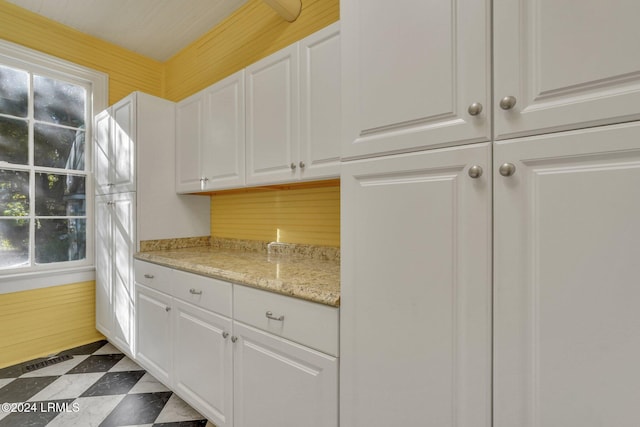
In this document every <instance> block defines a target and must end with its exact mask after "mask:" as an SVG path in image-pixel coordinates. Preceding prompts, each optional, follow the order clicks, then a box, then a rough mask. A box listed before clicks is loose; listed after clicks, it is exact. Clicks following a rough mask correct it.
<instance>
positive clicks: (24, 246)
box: [0, 219, 29, 269]
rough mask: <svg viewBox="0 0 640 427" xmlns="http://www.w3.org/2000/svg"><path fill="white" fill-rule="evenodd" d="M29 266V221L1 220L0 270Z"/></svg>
mask: <svg viewBox="0 0 640 427" xmlns="http://www.w3.org/2000/svg"><path fill="white" fill-rule="evenodd" d="M28 265H29V220H28V219H0V269H2V268H13V267H20V266H28Z"/></svg>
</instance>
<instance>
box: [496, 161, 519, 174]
mask: <svg viewBox="0 0 640 427" xmlns="http://www.w3.org/2000/svg"><path fill="white" fill-rule="evenodd" d="M498 171H499V172H500V175H502V176H511V175H513V174H514V173H516V166H515V165H514V164H513V163H503V164H502V165H501V166H500V168H499V169H498Z"/></svg>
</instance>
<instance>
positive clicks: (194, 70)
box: [165, 0, 340, 101]
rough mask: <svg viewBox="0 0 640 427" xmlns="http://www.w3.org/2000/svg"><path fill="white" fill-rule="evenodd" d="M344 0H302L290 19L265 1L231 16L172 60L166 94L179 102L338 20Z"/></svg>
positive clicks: (252, 1) (258, 0)
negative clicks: (275, 10)
mask: <svg viewBox="0 0 640 427" xmlns="http://www.w3.org/2000/svg"><path fill="white" fill-rule="evenodd" d="M339 16H340V2H339V0H302V11H301V12H300V16H299V17H298V19H296V20H295V21H294V22H292V23H289V22H287V21H285V20H283V19H282V18H281V17H280V16H279V15H277V14H276V13H275V12H274V10H273V9H271V7H269V6H268V5H267V4H266V3H264V2H263V1H262V0H249V1H248V2H247V3H246V4H245V5H244V6H243V7H241V8H240V9H238V10H237V11H236V12H235V13H234V14H232V15H231V16H230V17H229V18H227V19H226V20H224V21H223V22H221V23H220V24H218V25H217V26H216V27H214V28H213V29H212V30H211V31H209V32H208V33H207V34H205V35H204V36H202V37H201V38H200V39H198V40H197V41H195V42H194V43H192V44H191V45H190V46H188V47H187V48H186V49H184V50H183V51H181V52H179V53H178V54H177V55H176V56H174V57H173V58H171V59H170V60H169V61H167V63H166V93H165V95H166V98H168V99H170V100H172V101H179V100H181V99H184V98H186V97H187V96H189V95H192V94H194V93H196V92H198V91H199V90H201V89H204V88H205V87H207V86H209V85H211V84H213V83H215V82H217V81H219V80H221V79H223V78H224V77H226V76H228V75H230V74H233V73H235V72H236V71H238V70H241V69H243V68H245V67H246V66H248V65H250V64H252V63H254V62H256V61H257V60H259V59H262V58H264V57H266V56H268V55H269V54H271V53H274V52H276V51H278V50H280V49H282V48H284V47H286V46H288V45H290V44H292V43H294V42H296V41H298V40H300V39H302V38H304V37H305V36H308V35H309V34H311V33H314V32H316V31H318V30H320V29H322V28H324V27H326V26H327V25H329V24H331V23H333V22H335V21H337V20H338V19H339Z"/></svg>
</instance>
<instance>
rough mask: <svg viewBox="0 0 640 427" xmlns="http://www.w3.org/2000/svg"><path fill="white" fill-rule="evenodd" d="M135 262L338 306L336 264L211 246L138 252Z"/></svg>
mask: <svg viewBox="0 0 640 427" xmlns="http://www.w3.org/2000/svg"><path fill="white" fill-rule="evenodd" d="M135 258H136V259H139V260H141V261H148V262H151V263H154V264H159V265H162V266H165V267H170V268H175V269H177V270H182V271H187V272H191V273H196V274H200V275H203V276H209V277H213V278H216V279H220V280H225V281H229V282H232V283H238V284H241V285H247V286H251V287H254V288H258V289H263V290H266V291H271V292H276V293H279V294H283V295H287V296H291V297H295V298H300V299H303V300H307V301H312V302H316V303H320V304H325V305H329V306H333V307H339V306H340V260H339V259H317V258H312V257H305V256H302V255H289V254H272V255H269V254H268V253H266V252H251V251H244V250H238V249H235V248H234V249H230V248H221V247H215V246H201V247H190V248H182V249H164V250H152V251H147V252H139V253H137V254H136V255H135Z"/></svg>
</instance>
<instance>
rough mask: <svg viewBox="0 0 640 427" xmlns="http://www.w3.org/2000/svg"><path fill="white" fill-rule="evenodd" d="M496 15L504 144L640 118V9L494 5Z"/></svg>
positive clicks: (588, 0)
mask: <svg viewBox="0 0 640 427" xmlns="http://www.w3.org/2000/svg"><path fill="white" fill-rule="evenodd" d="M493 10H494V25H495V30H494V66H495V78H494V82H495V92H494V105H495V110H496V111H495V118H496V119H495V120H496V121H495V133H496V138H497V139H502V138H510V137H514V136H523V135H530V134H534V133H550V132H555V131H558V130H567V129H577V128H584V127H588V126H598V125H602V124H606V123H614V122H623V121H630V120H637V119H639V118H640V55H639V54H638V52H639V50H638V45H639V44H640V25H638V16H640V2H637V1H630V0H610V1H601V0H567V1H555V0H520V1H514V0H494V2H493ZM505 97H513V99H515V101H516V103H515V105H514V106H513V107H512V108H510V109H508V110H503V109H501V107H500V102H501V100H502V99H503V98H505ZM509 105H510V104H509V103H507V104H505V105H504V106H505V108H506V107H508V106H509Z"/></svg>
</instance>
